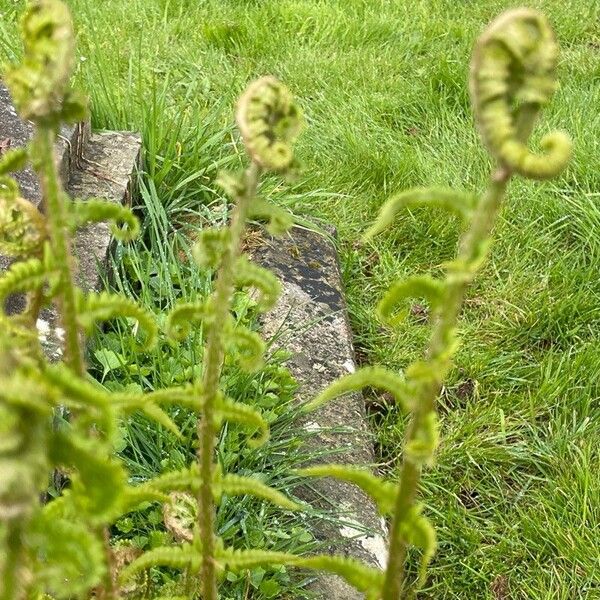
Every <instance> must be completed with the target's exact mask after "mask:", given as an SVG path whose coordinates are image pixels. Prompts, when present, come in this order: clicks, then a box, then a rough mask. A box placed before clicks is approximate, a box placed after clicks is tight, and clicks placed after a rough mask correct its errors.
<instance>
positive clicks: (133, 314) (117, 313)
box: [77, 292, 158, 350]
mask: <svg viewBox="0 0 600 600" xmlns="http://www.w3.org/2000/svg"><path fill="white" fill-rule="evenodd" d="M77 300H78V306H77V313H78V314H77V320H78V321H79V324H80V325H81V327H82V328H83V329H84V330H85V331H88V332H91V331H92V330H93V327H94V325H95V324H96V323H97V322H98V321H108V320H110V319H114V318H117V317H123V318H126V317H129V318H131V319H135V320H136V321H137V322H138V323H139V325H140V326H141V327H142V329H144V330H145V332H146V339H145V341H144V344H143V346H142V347H143V348H144V349H145V350H148V349H150V348H152V347H153V346H154V345H155V344H156V341H157V338H158V327H157V325H156V321H155V320H154V317H153V316H152V314H151V313H149V312H148V311H147V310H144V309H143V308H142V307H141V306H139V305H138V304H136V303H135V302H133V300H129V299H128V298H125V297H123V296H119V295H117V294H110V293H109V292H102V293H100V294H94V293H90V294H88V295H87V296H85V295H83V293H81V292H80V293H79V294H78V298H77Z"/></svg>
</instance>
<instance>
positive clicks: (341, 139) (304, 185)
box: [0, 0, 600, 600]
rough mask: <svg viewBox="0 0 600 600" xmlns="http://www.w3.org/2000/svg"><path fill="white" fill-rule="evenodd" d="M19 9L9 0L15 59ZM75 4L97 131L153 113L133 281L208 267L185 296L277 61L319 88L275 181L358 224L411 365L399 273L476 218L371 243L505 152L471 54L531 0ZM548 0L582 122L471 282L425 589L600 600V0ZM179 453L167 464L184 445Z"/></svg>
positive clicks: (382, 444)
mask: <svg viewBox="0 0 600 600" xmlns="http://www.w3.org/2000/svg"><path fill="white" fill-rule="evenodd" d="M22 4H23V2H22V1H20V0H19V1H17V2H13V1H11V0H0V12H1V13H2V15H3V18H2V21H1V22H0V34H2V40H3V41H2V42H1V43H0V47H1V48H2V54H4V55H5V56H10V55H11V52H12V49H11V46H10V43H11V39H14V29H13V25H12V23H13V21H14V15H15V14H16V13H18V12H19V11H20V10H21V7H22ZM70 4H71V6H72V7H73V10H74V13H75V16H76V20H77V25H78V31H79V41H78V48H79V53H80V55H81V62H80V66H79V73H78V79H79V82H80V83H81V84H82V85H83V86H85V88H86V89H87V90H88V91H89V92H90V94H91V97H92V102H93V109H94V113H93V118H94V125H95V126H96V127H100V128H127V129H137V130H140V131H142V133H143V135H144V141H145V145H146V148H147V162H146V170H147V175H146V176H144V178H143V182H144V187H143V189H142V192H143V193H142V200H143V205H144V206H145V208H144V209H143V210H144V214H145V215H146V216H147V218H146V236H145V238H144V240H145V242H144V243H145V244H147V246H148V247H147V248H145V249H144V248H143V245H142V246H138V247H136V249H135V251H134V252H133V253H132V255H131V256H129V257H127V256H124V257H123V261H122V267H121V269H122V271H123V270H124V269H125V268H126V265H127V264H129V263H128V261H129V262H130V263H131V264H132V267H131V269H132V271H130V272H129V275H128V276H127V277H123V278H122V279H121V280H120V281H121V283H120V284H119V285H123V286H131V285H132V284H131V283H130V282H131V281H142V282H144V290H145V291H144V290H139V289H132V290H131V292H132V293H134V294H144V293H147V294H150V295H151V297H152V302H158V300H156V299H157V298H158V299H162V300H161V302H163V303H164V304H165V305H168V304H169V303H170V302H172V300H173V298H174V296H175V295H177V294H178V293H183V294H185V293H197V290H204V289H205V286H206V281H201V280H194V279H192V280H191V281H188V280H186V285H185V290H184V291H183V292H181V290H180V286H179V285H178V283H177V281H178V278H179V282H181V280H182V279H181V273H179V274H178V270H179V269H181V268H182V267H181V266H180V265H181V262H180V261H178V260H177V257H178V256H179V253H180V251H181V248H180V247H179V246H177V247H176V246H175V244H176V242H177V239H176V237H173V235H172V234H173V232H174V231H175V230H176V229H177V227H178V226H179V225H181V224H182V223H189V222H190V221H193V222H196V223H197V222H202V221H203V220H207V221H212V220H215V219H219V218H223V215H224V213H225V211H224V207H225V203H224V199H223V198H222V197H221V196H220V195H219V194H218V193H217V192H216V191H215V189H214V186H213V180H214V176H215V173H216V171H217V170H218V168H220V167H222V166H224V165H227V164H229V163H230V161H231V158H229V157H231V156H233V157H234V160H236V159H235V156H236V155H237V154H238V153H239V147H238V144H237V142H236V138H235V135H234V134H233V132H232V129H231V125H230V124H231V123H232V111H233V108H232V107H233V103H234V100H235V98H236V96H237V95H238V94H239V92H240V91H241V90H242V89H243V87H244V85H245V83H246V82H247V81H248V80H249V79H250V78H252V77H255V76H258V75H261V74H265V73H272V74H275V75H277V76H279V77H280V78H281V79H283V80H285V81H286V82H287V83H288V84H289V86H290V87H291V89H292V90H293V91H294V93H295V94H296V95H297V96H298V97H299V99H300V101H301V103H302V105H303V107H304V110H305V112H306V116H307V121H308V129H307V131H306V132H305V134H304V135H303V137H302V139H301V141H300V145H299V154H300V157H301V159H302V161H303V163H304V174H303V176H302V177H301V179H300V180H298V182H296V184H295V185H294V187H293V190H292V192H293V193H291V194H289V193H284V192H283V191H282V190H281V189H280V188H279V187H278V186H277V185H275V184H272V185H267V186H266V187H265V193H267V194H269V195H271V196H272V197H274V198H275V199H278V200H281V201H283V202H285V203H286V204H287V205H288V206H289V207H290V208H291V209H292V210H294V211H295V212H296V213H298V214H302V215H308V216H313V217H319V218H322V219H326V220H328V221H331V222H333V223H334V224H335V225H336V226H337V227H338V231H339V248H340V253H341V262H342V267H343V271H344V276H345V280H346V285H347V292H348V302H349V307H350V313H351V319H352V324H353V327H354V331H355V334H356V342H357V346H358V348H359V351H360V352H359V356H360V358H361V360H364V361H366V362H372V363H382V364H386V365H388V366H391V367H395V368H398V369H401V368H402V367H404V366H405V365H406V364H407V363H408V362H409V361H410V360H411V359H413V358H414V357H415V356H416V355H418V354H419V353H420V352H421V351H422V349H423V347H424V344H425V341H426V338H427V331H428V330H427V327H424V326H423V324H422V323H421V322H420V321H419V319H417V318H414V319H412V320H409V321H408V322H407V323H406V325H405V326H404V327H403V328H402V329H401V330H400V331H391V330H388V329H385V328H382V327H381V325H380V324H379V323H378V322H377V321H376V319H375V318H374V316H373V307H374V304H375V302H376V300H377V299H378V298H379V297H380V295H381V293H382V291H383V290H384V289H385V288H386V286H388V285H389V283H390V282H392V281H393V280H394V279H396V278H398V277H401V276H403V275H406V274H409V273H416V272H422V271H429V270H433V271H434V272H435V271H436V270H439V268H440V265H441V264H442V262H443V261H444V260H446V259H448V258H449V257H450V256H452V255H453V253H454V251H455V246H456V240H457V236H458V233H459V232H458V229H457V226H456V224H455V223H452V222H449V221H448V220H447V218H446V217H445V216H442V215H438V214H435V213H433V214H432V213H431V212H426V211H413V212H411V213H409V214H407V215H405V216H404V217H402V218H401V219H399V221H398V223H397V227H396V229H395V230H394V232H393V233H389V234H386V235H383V236H381V237H380V238H379V239H378V240H376V242H375V243H374V244H372V245H369V246H368V247H357V245H356V244H355V242H356V239H357V237H358V236H359V235H360V233H361V232H362V231H363V230H364V228H365V225H366V223H368V222H369V221H370V220H371V219H372V218H373V216H374V215H375V213H376V211H377V208H378V206H380V204H381V203H382V201H383V200H384V198H386V197H387V196H388V195H390V194H391V193H393V192H395V191H399V190H403V189H406V188H408V187H411V186H414V185H430V184H439V185H450V186H453V187H457V188H466V189H472V190H481V189H482V187H483V185H484V183H485V180H486V177H487V174H488V173H489V168H490V165H489V161H488V158H487V156H486V154H485V152H484V150H483V149H482V146H481V144H480V142H479V140H478V137H477V135H476V133H475V131H474V129H473V123H472V117H471V113H470V109H469V101H468V95H467V91H466V79H467V70H468V60H469V54H470V49H471V47H472V44H473V41H474V39H475V38H476V36H477V34H478V32H479V31H480V30H481V28H482V27H483V25H484V24H485V23H486V22H488V21H489V20H490V19H491V18H493V17H494V16H495V15H496V14H498V13H499V12H500V11H501V10H502V9H504V8H506V7H508V6H512V5H513V3H508V2H501V1H499V0H491V1H487V0H486V1H484V0H473V1H471V2H461V3H458V2H456V0H413V1H411V2H408V1H406V0H396V1H394V2H391V1H390V2H373V0H328V1H325V0H262V1H258V0H246V1H244V2H240V1H239V0H235V1H234V0H204V1H202V2H199V1H198V0H128V1H127V2H125V1H117V0H111V1H110V2H88V1H87V0H71V2H70ZM530 4H531V5H534V6H538V7H540V8H542V9H543V10H544V11H545V12H546V13H547V14H548V16H549V18H550V20H551V21H552V24H553V25H554V27H555V29H556V31H557V34H558V37H559V40H560V43H561V46H562V55H561V56H562V59H561V64H560V68H559V78H560V81H561V87H560V89H559V91H558V93H557V94H556V97H555V100H554V102H553V103H552V105H551V106H550V107H549V110H548V111H547V113H546V119H545V120H544V122H543V123H542V124H541V125H540V127H539V130H540V131H546V130H548V129H550V128H556V127H559V128H563V129H566V130H568V131H569V132H570V133H571V134H572V135H573V137H574V139H575V142H576V146H575V155H574V159H573V161H572V163H571V165H570V166H569V168H568V169H567V171H566V172H565V174H564V175H563V176H562V177H561V178H559V179H558V180H556V181H553V182H550V183H543V184H540V183H533V182H524V181H519V180H516V181H514V182H513V183H512V185H511V187H510V190H509V198H508V201H507V203H506V205H505V208H504V213H503V217H502V219H501V222H500V223H499V225H498V227H497V230H496V238H497V242H496V244H495V246H494V249H493V252H492V256H491V260H490V262H489V263H488V266H487V267H486V269H485V271H484V273H483V274H482V276H481V277H480V278H479V280H478V282H477V284H476V285H475V286H474V287H473V288H472V290H471V291H470V294H469V296H468V298H467V303H466V308H465V311H464V313H463V318H462V322H461V329H462V337H463V345H462V349H461V351H460V353H459V355H458V357H457V360H456V368H455V369H454V371H453V373H452V376H451V379H450V381H449V382H448V384H447V386H446V388H445V390H444V394H443V397H442V399H441V403H440V404H441V412H442V415H443V444H442V447H441V449H440V452H439V457H438V463H437V467H436V468H435V469H434V470H432V471H431V472H430V473H428V474H426V477H425V481H424V485H423V495H424V500H425V503H426V504H427V507H428V512H429V513H430V514H431V515H432V517H433V519H434V521H435V523H436V526H437V528H438V534H439V539H440V548H439V551H438V554H437V556H436V559H435V561H434V563H433V565H432V569H431V576H430V578H429V581H428V587H427V589H426V590H425V591H424V593H423V594H422V596H423V598H436V599H438V600H439V599H451V598H466V597H472V598H489V599H493V600H503V599H508V598H511V599H513V598H515V599H521V598H522V599H525V598H533V599H539V600H567V599H568V600H570V599H573V600H575V599H580V598H581V599H594V598H600V560H599V556H600V551H599V546H600V544H599V539H600V456H599V450H598V447H599V445H598V439H600V414H599V413H600V409H599V408H598V406H599V404H598V399H599V397H600V384H599V381H600V350H598V342H599V337H600V334H599V332H600V283H599V281H600V280H599V278H598V264H600V194H599V191H598V190H600V171H599V170H598V168H597V157H598V156H599V154H600V142H599V141H598V140H599V138H598V135H597V134H596V132H598V131H600V116H599V113H598V111H597V109H596V107H597V106H599V105H600V66H599V65H600V3H598V2H597V1H596V0H589V1H587V2H581V1H577V0H544V1H542V0H536V1H533V2H531V3H530ZM165 240H168V241H169V243H167V244H165V243H164V241H165ZM177 244H179V242H177ZM127 268H128V267H127ZM186 277H187V275H186ZM184 279H185V277H184ZM152 286H155V287H154V289H152V290H150V291H149V288H150V287H152ZM159 305H160V302H159ZM171 357H172V358H173V360H174V361H175V362H179V359H180V357H179V356H178V355H177V354H176V353H175V354H170V355H169V359H170V358H171ZM127 359H128V360H129V356H128V357H127ZM152 361H153V362H152V363H151V372H152V373H153V374H154V373H162V374H172V372H173V368H172V367H171V366H169V365H165V364H163V362H162V361H163V357H162V356H156V357H153V358H152ZM193 362H194V361H191V364H193ZM134 364H135V362H134ZM165 376H166V375H165ZM169 376H170V375H169ZM136 377H137V379H138V380H139V374H138V375H137V376H136ZM144 377H147V376H144ZM161 377H162V375H161ZM162 383H166V381H163V382H162ZM236 385H237V384H236ZM372 400H373V401H374V402H377V401H378V400H381V399H378V398H373V399H372ZM373 422H374V425H375V429H376V432H377V436H378V443H379V448H380V453H381V462H382V464H384V465H385V468H386V469H387V470H388V471H389V473H390V474H391V475H393V473H394V471H395V468H396V466H397V459H398V454H399V448H400V443H401V439H402V431H403V425H404V424H403V420H402V419H401V418H400V417H399V416H398V415H397V414H396V412H395V411H394V410H393V409H389V408H383V409H381V410H379V411H377V412H376V414H374V416H373ZM139 427H141V426H139ZM128 435H130V438H129V439H130V440H131V439H133V437H131V436H133V434H128ZM135 435H138V434H137V433H136V434H135ZM144 435H146V434H144V433H139V435H138V438H136V439H138V440H139V442H138V446H139V452H138V453H137V454H136V456H139V457H140V458H139V460H141V461H148V460H150V458H149V457H152V456H153V453H154V452H155V450H156V448H159V447H160V444H161V443H162V441H161V439H162V438H161V439H158V440H152V439H147V438H145V437H144ZM131 447H132V448H133V446H131ZM132 452H133V450H132ZM161 452H162V453H161V454H159V455H157V456H156V457H155V458H152V459H151V460H152V461H154V462H153V464H154V465H155V466H156V461H160V460H162V459H163V458H164V456H166V455H168V456H169V457H171V456H172V454H173V453H175V455H176V453H177V452H178V450H177V449H176V448H173V447H172V446H166V447H164V448H163V449H162V451H161ZM132 460H133V459H132ZM136 460H137V459H136Z"/></svg>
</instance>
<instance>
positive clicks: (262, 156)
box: [236, 77, 304, 171]
mask: <svg viewBox="0 0 600 600" xmlns="http://www.w3.org/2000/svg"><path fill="white" fill-rule="evenodd" d="M236 121H237V124H238V127H239V128H240V133H241V134H242V138H243V140H244V145H245V147H246V151H247V152H248V154H249V155H250V158H251V159H252V161H253V162H254V163H256V164H257V165H260V166H261V167H263V168H265V169H269V170H271V171H283V170H285V169H288V168H289V167H290V165H291V164H292V161H293V158H294V154H293V148H292V146H293V143H294V141H295V140H296V138H297V137H298V134H299V133H300V131H301V130H302V127H303V125H304V120H303V117H302V113H301V112H300V108H299V107H298V105H297V104H296V102H295V100H294V97H293V96H292V94H291V93H290V91H289V90H288V89H287V88H286V87H285V86H284V85H283V84H281V83H280V82H279V81H277V79H275V78H274V77H262V78H261V79H257V80H256V81H254V82H252V83H251V84H250V85H249V86H248V87H247V88H246V91H245V92H244V93H243V94H242V96H241V98H240V100H239V102H238V108H237V112H236Z"/></svg>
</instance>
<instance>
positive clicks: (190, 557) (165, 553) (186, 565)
mask: <svg viewBox="0 0 600 600" xmlns="http://www.w3.org/2000/svg"><path fill="white" fill-rule="evenodd" d="M201 561H202V554H201V553H200V551H199V550H198V549H197V548H195V547H194V546H192V545H191V544H181V545H180V546H178V547H169V546H161V547H160V548H154V549H152V550H147V551H146V552H144V554H142V555H141V556H140V557H139V558H136V559H135V560H134V561H133V562H132V563H131V564H130V565H127V567H125V569H123V571H121V574H120V575H119V579H120V581H121V582H126V581H127V580H128V579H131V578H132V577H133V576H134V575H137V574H138V573H141V572H142V571H145V570H146V569H149V568H150V567H169V568H171V569H180V570H183V569H190V571H192V572H196V571H197V570H198V569H199V568H200V563H201Z"/></svg>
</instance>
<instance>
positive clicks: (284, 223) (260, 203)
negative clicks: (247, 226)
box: [248, 198, 294, 236]
mask: <svg viewBox="0 0 600 600" xmlns="http://www.w3.org/2000/svg"><path fill="white" fill-rule="evenodd" d="M248 216H249V217H250V218H254V219H260V220H266V221H267V231H268V232H269V233H270V234H271V235H272V236H280V235H283V234H284V233H287V232H288V231H289V230H290V229H291V227H292V225H293V224H294V219H293V218H292V215H291V214H290V213H289V212H288V211H287V210H285V209H284V208H281V207H280V206H277V205H276V204H273V203H272V202H268V201H267V200H264V199H262V198H255V199H254V200H253V201H252V204H251V205H250V210H249V214H248Z"/></svg>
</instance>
